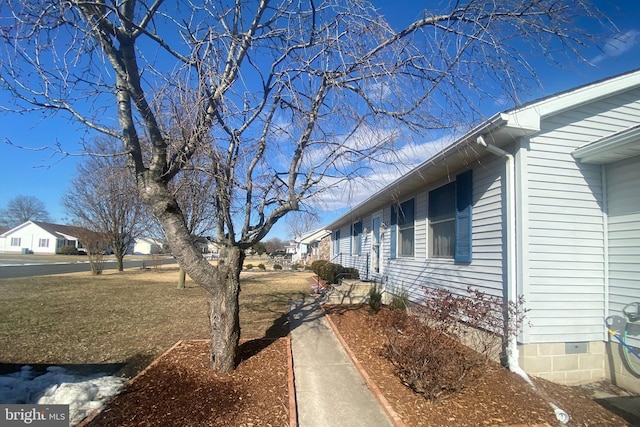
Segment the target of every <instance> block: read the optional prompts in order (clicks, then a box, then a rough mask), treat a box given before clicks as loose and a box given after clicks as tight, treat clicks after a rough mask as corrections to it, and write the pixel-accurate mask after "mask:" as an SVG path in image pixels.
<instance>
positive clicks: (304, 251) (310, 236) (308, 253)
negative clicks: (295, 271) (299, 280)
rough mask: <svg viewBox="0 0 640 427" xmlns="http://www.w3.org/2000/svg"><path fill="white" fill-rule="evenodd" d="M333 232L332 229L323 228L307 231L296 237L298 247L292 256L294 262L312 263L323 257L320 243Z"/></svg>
mask: <svg viewBox="0 0 640 427" xmlns="http://www.w3.org/2000/svg"><path fill="white" fill-rule="evenodd" d="M330 234H331V231H330V230H325V229H323V228H321V229H318V230H312V231H307V232H306V233H303V234H301V235H300V236H298V237H296V239H295V245H296V249H295V252H294V255H293V258H292V262H294V263H302V264H305V265H306V264H311V263H312V262H313V261H316V260H319V259H322V256H323V254H322V251H321V248H320V243H321V242H322V240H323V239H324V238H326V237H327V236H329V235H330Z"/></svg>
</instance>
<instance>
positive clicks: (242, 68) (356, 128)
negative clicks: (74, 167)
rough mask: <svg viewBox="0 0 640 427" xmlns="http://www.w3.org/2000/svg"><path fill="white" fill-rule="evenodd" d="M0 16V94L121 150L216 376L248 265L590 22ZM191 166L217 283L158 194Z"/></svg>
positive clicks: (292, 7) (48, 10)
mask: <svg viewBox="0 0 640 427" xmlns="http://www.w3.org/2000/svg"><path fill="white" fill-rule="evenodd" d="M3 10H4V11H11V15H10V16H7V17H4V18H3V21H2V24H1V25H2V29H0V37H1V38H2V39H3V41H4V45H3V47H2V53H1V54H0V55H1V57H0V61H1V63H0V67H1V69H0V81H1V82H2V84H3V86H4V88H5V89H7V90H9V91H11V92H12V93H13V95H14V97H15V99H16V102H17V104H18V105H19V106H22V107H23V108H24V109H25V110H38V109H45V110H52V111H57V112H59V113H63V112H64V113H67V114H69V115H70V116H71V117H72V118H73V119H75V120H78V121H79V122H81V123H82V124H84V125H85V126H87V127H88V128H90V129H92V130H95V131H97V132H102V133H105V134H108V135H111V136H113V137H117V138H119V139H120V140H121V141H122V146H123V150H124V151H125V152H126V153H127V155H128V158H129V164H130V167H131V168H132V169H133V170H134V172H135V177H136V182H137V188H138V192H139V194H140V196H141V197H142V199H143V200H144V202H145V203H146V204H147V205H148V206H149V207H150V209H151V211H152V212H153V213H154V215H155V216H156V217H157V218H158V219H159V221H160V223H161V224H162V226H163V228H164V231H165V234H166V236H167V239H168V240H170V244H171V250H172V253H173V255H174V256H175V257H176V258H177V260H178V261H179V263H180V265H181V266H182V267H183V268H184V269H185V271H186V272H187V273H188V274H189V276H190V277H191V278H192V279H193V280H194V281H195V282H196V283H198V284H199V285H201V286H203V287H204V288H205V289H206V290H207V292H208V295H209V319H210V325H211V328H210V333H211V339H212V340H211V351H212V365H213V367H214V368H215V369H218V370H220V371H231V370H232V369H234V366H235V355H236V349H237V346H238V340H239V337H240V325H239V316H238V295H239V291H240V287H239V276H240V271H241V267H242V263H243V260H244V250H245V249H247V248H250V247H251V246H252V245H253V244H255V243H256V242H258V241H260V240H261V239H262V238H264V237H265V236H266V235H267V233H268V232H269V231H270V230H271V228H272V227H273V225H274V224H275V223H276V222H277V221H279V220H280V219H281V218H282V217H283V216H284V215H285V214H287V213H288V212H291V211H296V210H299V208H300V206H301V204H302V203H304V202H305V201H306V200H308V199H310V198H313V197H314V196H316V195H317V194H318V193H321V192H323V191H325V190H326V189H327V188H329V187H331V186H334V185H339V184H341V183H343V182H344V181H345V180H348V179H350V178H352V177H355V176H358V175H359V174H360V173H361V172H362V170H363V168H364V167H371V162H372V161H373V160H376V159H383V158H385V157H387V156H383V154H385V153H388V152H389V151H392V150H393V148H394V147H393V146H394V143H395V141H396V140H397V138H398V136H399V135H400V133H405V132H406V133H410V132H423V133H424V132H427V131H428V130H430V129H447V128H451V127H453V126H456V125H461V124H464V123H469V122H470V121H473V120H474V119H477V118H478V115H479V113H480V111H478V110H477V109H476V108H475V107H474V106H477V105H480V103H479V102H478V101H479V100H482V99H486V98H487V97H492V96H499V97H500V98H504V97H505V96H510V97H512V98H517V96H518V94H519V93H520V92H521V88H522V85H523V82H524V79H523V78H522V77H523V76H527V75H528V76H529V77H531V73H532V72H533V67H531V66H530V65H529V64H528V63H527V58H526V55H525V53H527V54H528V53H530V52H533V51H534V50H535V51H537V52H542V53H544V54H549V53H551V52H557V51H558V50H561V51H566V52H576V51H578V50H579V49H580V47H581V43H582V42H583V41H585V40H586V36H585V35H583V34H581V33H580V31H579V29H578V27H577V23H578V22H579V21H580V20H581V19H583V18H584V17H585V16H586V17H587V18H593V16H594V12H593V10H592V9H591V8H590V6H588V5H587V3H586V1H582V0H577V1H576V0H504V1H500V2H496V1H493V0H460V1H451V2H449V3H447V2H444V3H442V4H440V5H438V6H434V9H432V10H425V11H424V13H423V14H422V17H420V18H419V19H417V20H416V21H415V22H413V23H412V24H410V25H409V26H407V27H406V28H403V29H401V30H399V31H395V30H394V29H392V28H391V27H390V26H389V25H388V24H387V22H386V21H385V20H384V18H383V17H382V16H380V15H378V14H377V13H376V11H375V9H374V8H373V7H372V5H371V4H370V3H368V2H366V1H360V0H340V1H338V0H327V1H321V2H320V1H315V0H309V1H293V0H279V1H269V0H259V1H242V0H236V1H235V2H233V1H227V0H219V1H217V0H204V1H202V2H197V3H193V2H188V1H187V2H182V1H177V2H171V4H165V3H164V2H163V1H162V0H148V1H145V0H121V1H119V2H112V1H106V0H83V1H78V0H68V1H65V2H61V1H59V0H38V1H35V0H7V1H6V3H5V5H4V6H3ZM555 48H557V49H555ZM166 91H170V92H171V91H178V92H179V93H181V94H182V95H181V96H182V98H183V101H181V102H180V105H182V106H184V114H182V115H181V116H180V120H181V121H182V125H183V127H182V128H183V129H188V130H189V131H188V133H187V134H186V135H184V138H183V139H181V140H180V142H179V143H178V144H175V143H174V142H175V141H172V138H171V137H170V132H169V131H168V130H169V129H173V128H177V127H178V126H174V125H175V123H167V122H166V121H163V120H161V117H162V115H163V112H162V109H161V107H160V106H161V105H163V103H162V102H155V98H154V97H155V95H156V94H157V93H160V92H166ZM163 99H164V98H163ZM185 101H188V102H185ZM171 120H178V118H173V119H171ZM185 124H187V126H184V125H185ZM144 139H148V141H149V144H143V143H142V142H141V141H143V140H144ZM194 156H206V157H207V158H208V159H209V162H208V164H207V166H208V173H210V174H211V176H212V177H213V179H214V181H215V184H214V188H215V194H214V197H213V204H214V208H215V210H214V214H215V217H216V233H215V237H216V239H217V241H218V243H220V244H221V245H223V246H224V247H225V248H226V251H225V253H226V255H225V259H224V260H223V261H224V263H223V264H222V265H221V266H219V267H215V266H211V265H210V264H209V263H208V262H207V261H206V260H205V259H204V258H203V257H202V254H201V253H200V251H198V250H196V248H195V247H194V245H193V244H192V238H191V233H190V231H189V228H188V226H187V223H186V220H185V215H184V212H182V209H181V208H180V204H179V202H178V201H177V200H176V197H175V195H174V193H173V191H172V187H171V183H172V182H173V180H174V179H175V178H176V177H177V176H178V175H179V174H180V173H181V171H182V170H183V169H184V168H185V167H187V166H188V165H190V160H191V159H192V158H194Z"/></svg>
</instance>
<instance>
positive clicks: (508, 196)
mask: <svg viewBox="0 0 640 427" xmlns="http://www.w3.org/2000/svg"><path fill="white" fill-rule="evenodd" d="M476 142H477V143H478V145H480V146H482V147H484V148H485V149H486V150H487V151H488V152H490V153H491V154H494V155H496V156H498V157H502V158H504V159H505V166H506V176H505V200H506V204H507V212H506V218H505V222H506V228H507V301H508V303H509V305H510V306H511V305H512V304H513V306H515V304H517V295H518V287H517V279H516V197H515V196H516V194H515V181H516V168H515V158H514V157H513V154H511V153H508V152H506V151H505V150H503V149H502V148H499V147H496V146H495V145H490V144H487V142H486V141H485V139H484V137H483V136H482V135H480V136H479V137H478V138H477V139H476ZM507 312H508V311H507ZM507 324H508V325H509V328H515V322H514V321H512V319H507ZM508 333H509V337H508V340H507V365H508V366H509V370H510V371H511V372H513V373H515V374H518V375H519V376H521V377H522V378H524V380H525V381H526V382H527V383H529V385H530V386H531V387H532V388H533V389H534V390H535V389H536V386H535V385H534V384H533V382H532V381H531V378H529V376H528V375H527V373H526V372H525V371H524V369H522V368H521V367H520V364H519V362H518V357H519V350H518V335H517V331H516V330H513V331H511V330H509V331H508ZM548 403H549V405H550V406H551V408H553V412H554V414H555V416H556V418H557V419H558V421H560V422H561V423H563V424H566V423H568V422H569V415H568V414H567V413H566V412H565V411H563V410H562V409H560V408H558V407H557V406H556V405H554V404H553V403H551V402H548Z"/></svg>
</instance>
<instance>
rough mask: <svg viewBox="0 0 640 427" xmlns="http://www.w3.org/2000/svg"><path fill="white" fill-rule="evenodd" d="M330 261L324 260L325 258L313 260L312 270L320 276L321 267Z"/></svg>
mask: <svg viewBox="0 0 640 427" xmlns="http://www.w3.org/2000/svg"><path fill="white" fill-rule="evenodd" d="M328 262H329V261H327V260H324V259H319V260H316V261H313V262H312V263H311V271H313V272H314V273H316V275H318V276H320V269H321V268H322V266H323V265H325V264H327V263H328Z"/></svg>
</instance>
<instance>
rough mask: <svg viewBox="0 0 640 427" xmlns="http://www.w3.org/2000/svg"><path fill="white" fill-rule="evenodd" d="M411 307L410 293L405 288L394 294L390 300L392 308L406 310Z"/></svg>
mask: <svg viewBox="0 0 640 427" xmlns="http://www.w3.org/2000/svg"><path fill="white" fill-rule="evenodd" d="M408 307H409V294H408V293H407V291H405V290H404V289H403V290H402V291H401V292H400V294H399V295H395V294H394V295H393V297H392V298H391V301H390V302H389V308H390V309H391V310H406V309H407V308H408Z"/></svg>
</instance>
